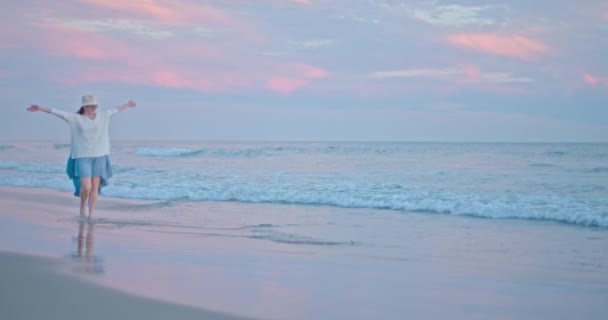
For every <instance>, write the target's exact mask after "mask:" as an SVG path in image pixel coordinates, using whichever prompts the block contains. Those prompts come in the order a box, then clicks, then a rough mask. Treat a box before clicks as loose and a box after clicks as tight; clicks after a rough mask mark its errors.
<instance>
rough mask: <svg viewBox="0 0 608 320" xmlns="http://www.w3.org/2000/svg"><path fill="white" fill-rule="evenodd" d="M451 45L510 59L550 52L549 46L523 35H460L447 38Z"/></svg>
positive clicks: (531, 56) (527, 57)
mask: <svg viewBox="0 0 608 320" xmlns="http://www.w3.org/2000/svg"><path fill="white" fill-rule="evenodd" d="M447 41H448V42H449V43H450V44H453V45H456V46H459V47H464V48H469V49H473V50H476V51H480V52H484V53H489V54H494V55H500V56H505V57H510V58H520V59H531V58H535V57H537V56H539V55H542V54H545V53H547V52H549V51H550V48H549V46H548V45H546V44H544V43H542V42H540V41H536V40H533V39H530V38H528V37H525V36H521V35H500V34H494V33H460V34H454V35H451V36H449V37H448V38H447Z"/></svg>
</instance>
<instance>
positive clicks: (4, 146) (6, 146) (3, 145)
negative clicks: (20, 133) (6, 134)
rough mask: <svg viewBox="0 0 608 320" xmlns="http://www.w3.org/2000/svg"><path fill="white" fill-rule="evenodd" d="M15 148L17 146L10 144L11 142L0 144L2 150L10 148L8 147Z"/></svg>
mask: <svg viewBox="0 0 608 320" xmlns="http://www.w3.org/2000/svg"><path fill="white" fill-rule="evenodd" d="M13 148H15V146H13V145H10V144H0V151H2V150H8V149H13Z"/></svg>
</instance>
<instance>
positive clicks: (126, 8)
mask: <svg viewBox="0 0 608 320" xmlns="http://www.w3.org/2000/svg"><path fill="white" fill-rule="evenodd" d="M85 1H87V2H88V3H90V4H92V5H95V6H98V7H103V8H107V9H111V10H115V11H118V12H122V13H127V14H128V15H129V16H136V17H144V18H152V19H155V20H158V21H161V22H165V23H172V24H183V23H193V22H194V23H205V24H209V23H218V24H222V25H228V26H230V25H234V24H235V23H236V22H235V21H234V20H233V19H232V18H230V17H229V16H228V15H226V14H225V13H224V12H222V11H221V10H219V9H216V8H214V7H212V6H210V5H207V4H201V3H197V2H195V1H186V0H179V1H178V0H138V1H123V0H85Z"/></svg>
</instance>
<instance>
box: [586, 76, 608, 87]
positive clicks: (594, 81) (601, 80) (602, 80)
mask: <svg viewBox="0 0 608 320" xmlns="http://www.w3.org/2000/svg"><path fill="white" fill-rule="evenodd" d="M582 77H583V81H584V82H585V83H586V84H588V85H591V86H596V85H602V84H603V85H605V86H606V87H608V77H600V76H596V75H592V74H590V73H588V72H583V74H582Z"/></svg>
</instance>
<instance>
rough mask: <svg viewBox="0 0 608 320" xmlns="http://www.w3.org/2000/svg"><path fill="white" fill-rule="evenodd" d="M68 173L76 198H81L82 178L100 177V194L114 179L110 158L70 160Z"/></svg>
mask: <svg viewBox="0 0 608 320" xmlns="http://www.w3.org/2000/svg"><path fill="white" fill-rule="evenodd" d="M66 173H67V174H68V177H69V178H70V179H72V183H73V184H74V196H76V197H80V178H88V177H100V178H101V181H100V183H99V193H101V188H103V187H105V186H107V185H108V179H110V178H111V177H112V164H111V163H110V158H109V157H108V156H107V155H105V156H100V157H92V158H76V159H72V157H69V158H68V163H67V166H66Z"/></svg>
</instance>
